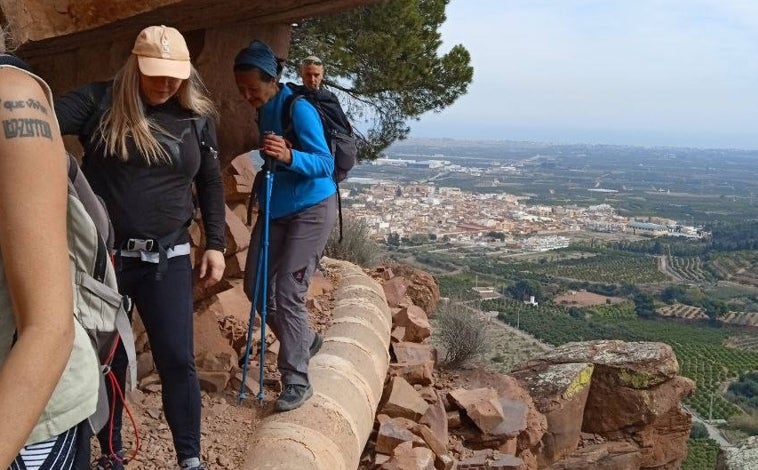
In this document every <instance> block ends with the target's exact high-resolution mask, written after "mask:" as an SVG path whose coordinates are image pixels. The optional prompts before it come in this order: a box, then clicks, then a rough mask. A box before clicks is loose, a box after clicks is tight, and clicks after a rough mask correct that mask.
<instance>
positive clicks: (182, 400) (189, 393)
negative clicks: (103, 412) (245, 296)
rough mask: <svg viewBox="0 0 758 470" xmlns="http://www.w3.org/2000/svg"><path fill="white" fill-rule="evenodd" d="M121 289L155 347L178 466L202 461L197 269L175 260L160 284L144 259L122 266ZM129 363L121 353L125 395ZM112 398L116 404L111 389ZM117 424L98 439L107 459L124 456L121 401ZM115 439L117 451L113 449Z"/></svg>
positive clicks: (117, 361)
mask: <svg viewBox="0 0 758 470" xmlns="http://www.w3.org/2000/svg"><path fill="white" fill-rule="evenodd" d="M117 261H118V262H117V265H119V263H120V265H119V269H118V273H117V275H118V284H119V290H120V291H121V293H122V294H125V295H128V296H129V297H131V298H132V300H133V301H134V305H135V306H136V307H137V310H138V311H139V314H140V318H141V319H142V323H144V325H145V331H146V332H147V337H148V340H149V342H150V348H151V350H152V353H153V359H154V360H155V365H156V367H157V369H158V374H159V375H160V378H161V383H162V386H163V388H162V395H163V412H164V414H165V415H166V421H167V422H168V425H169V427H170V428H171V433H172V435H173V438H174V448H175V449H176V454H177V457H178V460H179V461H180V462H181V461H182V460H184V459H188V458H192V457H199V456H200V385H199V383H198V379H197V374H196V372H195V352H194V345H193V327H192V320H193V318H192V314H193V301H192V267H191V265H190V259H189V255H183V256H176V257H174V258H169V260H168V269H167V271H166V273H165V275H164V276H163V279H162V280H160V281H156V280H155V271H156V268H157V266H158V265H157V264H155V263H147V262H143V261H140V260H139V258H126V257H120V259H119V260H117ZM126 366H127V358H126V353H125V351H124V348H123V347H119V348H118V350H117V352H116V356H115V357H114V360H113V365H112V368H113V371H114V373H115V375H116V378H117V379H118V382H119V385H121V387H122V390H123V387H124V383H125V381H126ZM108 388H109V389H108V398H109V399H110V400H112V398H111V396H110V394H111V391H110V387H108ZM116 405H117V406H116V410H115V413H114V416H113V419H112V431H111V422H109V423H107V424H106V425H105V427H104V428H103V429H102V430H101V431H100V433H99V434H98V435H97V437H98V440H99V441H100V447H101V448H102V449H103V451H102V452H103V454H110V453H111V452H110V449H111V448H112V449H113V450H114V451H116V452H118V451H120V450H122V441H121V425H122V410H123V405H122V403H121V402H120V400H117V403H116ZM111 434H112V444H113V445H112V447H111V442H110V440H111Z"/></svg>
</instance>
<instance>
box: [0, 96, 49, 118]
mask: <svg viewBox="0 0 758 470" xmlns="http://www.w3.org/2000/svg"><path fill="white" fill-rule="evenodd" d="M2 103H3V108H5V109H7V110H8V111H13V110H15V109H24V108H28V109H34V110H37V111H41V112H42V114H45V115H47V108H46V107H45V105H43V104H42V103H40V102H39V101H37V100H35V99H34V98H29V99H28V100H26V101H23V100H15V101H8V100H5V101H3V102H2Z"/></svg>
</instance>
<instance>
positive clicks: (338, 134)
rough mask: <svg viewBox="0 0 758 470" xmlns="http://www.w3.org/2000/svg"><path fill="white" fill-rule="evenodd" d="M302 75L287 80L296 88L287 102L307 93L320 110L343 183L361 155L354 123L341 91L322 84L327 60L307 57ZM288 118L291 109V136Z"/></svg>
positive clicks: (336, 176) (337, 174)
mask: <svg viewBox="0 0 758 470" xmlns="http://www.w3.org/2000/svg"><path fill="white" fill-rule="evenodd" d="M300 78H302V80H303V84H302V85H296V84H294V83H288V84H287V86H289V87H290V88H291V89H292V91H293V92H294V98H291V99H290V101H289V102H288V103H287V104H288V105H289V104H290V103H291V102H292V101H294V100H296V99H297V98H298V97H303V98H304V99H306V100H307V101H308V102H309V103H311V104H312V105H313V107H314V108H316V111H318V113H319V116H320V117H321V122H322V124H323V125H324V134H325V136H326V141H327V144H328V145H329V150H331V152H332V155H333V156H334V180H335V181H336V182H337V183H339V182H341V181H343V180H344V179H345V178H347V173H348V172H349V171H350V170H351V169H352V168H353V166H354V165H355V162H356V160H357V156H358V148H357V145H356V137H355V133H354V132H353V126H352V125H351V124H350V120H349V119H348V118H347V116H346V115H345V112H344V111H343V109H342V106H341V105H340V102H339V99H338V98H337V95H335V94H334V93H332V92H331V91H329V90H327V89H325V88H324V87H322V86H321V85H322V83H323V82H324V63H323V62H322V61H321V59H319V58H318V57H316V56H314V55H310V56H308V57H306V58H305V59H303V61H302V62H301V63H300ZM288 119H289V120H291V113H289V114H286V115H285V116H284V129H285V136H284V137H285V138H288V139H289V138H290V136H289V135H287V130H288V129H289V128H290V127H291V122H288ZM294 144H295V142H293V145H294ZM340 224H341V223H340ZM340 226H341V225H340Z"/></svg>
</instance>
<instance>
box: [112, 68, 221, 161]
mask: <svg viewBox="0 0 758 470" xmlns="http://www.w3.org/2000/svg"><path fill="white" fill-rule="evenodd" d="M139 79H140V72H139V68H138V65H137V56H135V55H134V54H132V55H130V56H129V58H128V59H127V60H126V64H124V66H123V67H122V68H121V70H119V71H118V73H117V74H116V77H115V78H114V80H113V99H112V103H111V107H110V109H109V110H108V111H106V113H105V114H104V115H103V118H102V120H101V121H100V126H99V128H98V130H99V131H100V135H102V136H103V141H104V142H105V150H106V154H108V155H115V156H116V157H117V158H118V159H120V160H122V161H127V160H129V158H130V155H129V150H128V148H127V142H128V141H129V138H130V137H131V138H132V140H134V144H135V146H136V147H137V151H138V153H139V154H140V156H141V157H142V158H143V159H144V161H145V163H146V164H147V165H148V166H152V165H157V164H160V163H171V157H170V156H169V155H168V153H167V152H166V149H165V148H163V146H161V144H160V143H159V142H158V140H157V139H156V138H155V136H154V135H153V132H152V131H157V132H160V133H162V134H164V135H166V136H169V137H171V138H173V139H176V140H179V139H177V138H176V137H174V136H172V135H171V134H169V133H168V132H167V131H166V130H165V129H163V128H162V127H161V126H159V125H158V124H157V123H155V122H153V121H152V120H151V119H149V118H148V117H147V116H146V115H145V109H144V103H143V102H142V97H141V95H140V82H139ZM175 96H176V98H177V100H178V101H179V104H180V105H181V107H182V108H184V109H187V110H189V111H192V112H193V113H195V114H197V115H199V116H208V117H213V118H216V117H217V116H218V113H217V111H216V107H215V106H214V104H213V101H211V99H210V98H209V97H208V90H207V88H206V87H205V84H204V83H203V81H202V79H201V78H200V74H198V73H197V70H195V68H194V67H192V70H191V72H190V77H189V78H188V79H187V80H183V81H182V84H181V85H180V86H179V90H178V91H177V92H176V95H175Z"/></svg>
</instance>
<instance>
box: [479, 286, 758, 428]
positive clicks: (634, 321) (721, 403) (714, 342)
mask: <svg viewBox="0 0 758 470" xmlns="http://www.w3.org/2000/svg"><path fill="white" fill-rule="evenodd" d="M482 308H484V309H486V310H497V311H499V312H501V313H500V314H499V318H500V319H501V320H503V321H505V322H507V323H508V324H510V325H512V326H515V325H516V323H517V322H518V323H519V326H520V328H521V329H522V330H525V331H527V332H529V333H531V334H532V335H534V336H535V337H536V338H538V339H540V340H541V341H544V342H546V343H549V344H553V345H560V344H564V343H567V342H571V341H587V340H594V339H621V340H625V341H656V342H663V343H667V344H670V345H671V347H672V348H673V349H674V352H675V353H676V355H677V358H678V359H679V364H680V370H681V374H682V375H684V376H686V377H689V378H691V379H693V380H695V382H696V383H697V386H698V387H697V391H696V392H695V395H694V396H693V397H692V398H691V399H690V400H689V404H690V406H692V407H693V409H695V411H697V413H698V414H699V415H700V416H703V417H712V418H723V419H727V418H729V417H730V416H732V415H735V414H739V413H742V411H741V410H740V409H739V408H737V407H736V406H735V405H734V404H732V403H730V402H729V401H727V400H726V399H724V397H723V396H722V395H721V392H720V387H721V385H722V384H723V383H724V382H726V381H727V380H728V379H730V378H734V377H737V375H738V374H740V373H744V372H748V371H754V370H758V353H754V352H748V351H738V350H734V349H730V348H727V347H725V346H723V342H724V340H725V339H726V338H727V337H729V335H732V334H734V333H735V331H737V330H735V329H734V328H731V327H726V326H725V327H711V326H707V325H700V324H688V323H682V322H677V321H671V320H663V319H644V318H631V317H629V316H628V315H627V316H626V317H623V316H622V317H613V318H611V317H608V316H606V315H591V316H587V317H585V316H579V317H578V316H576V315H571V314H570V312H569V309H568V308H566V307H562V306H556V305H550V304H540V305H539V306H538V307H534V306H529V305H525V304H524V303H523V302H515V301H510V300H505V299H498V300H490V301H485V302H483V305H482Z"/></svg>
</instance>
